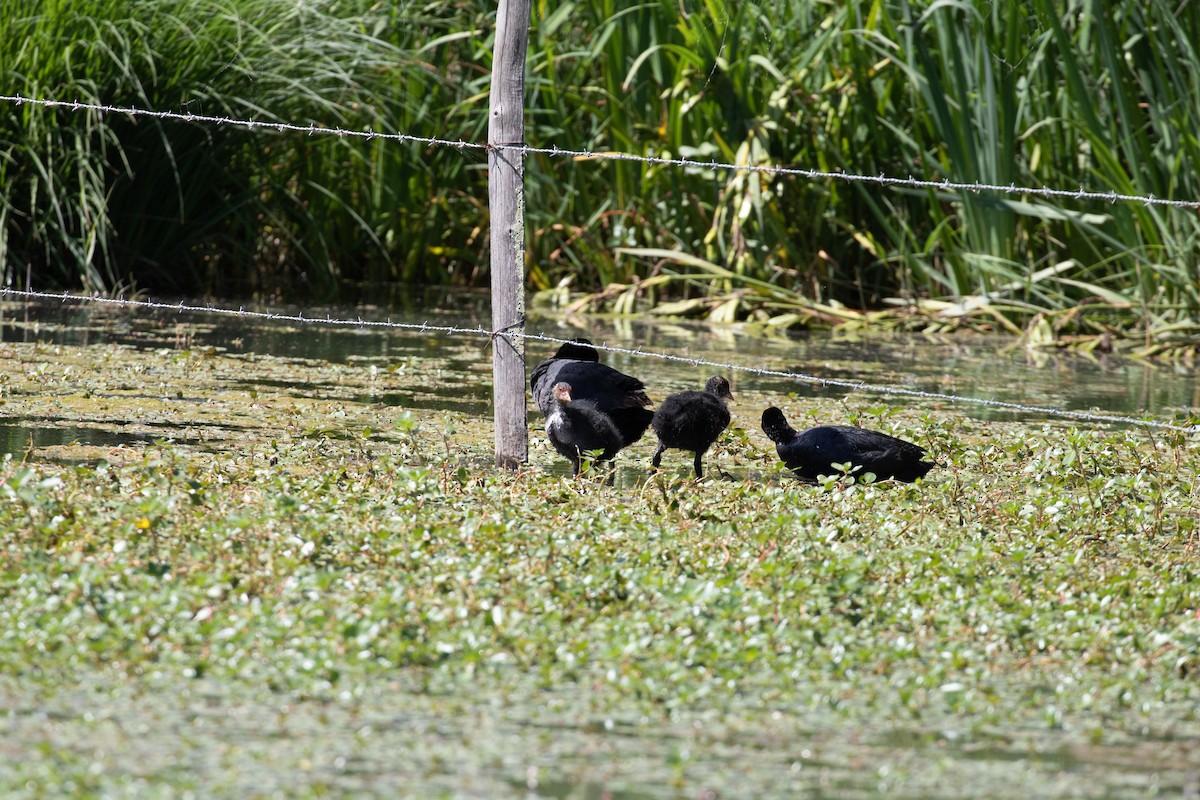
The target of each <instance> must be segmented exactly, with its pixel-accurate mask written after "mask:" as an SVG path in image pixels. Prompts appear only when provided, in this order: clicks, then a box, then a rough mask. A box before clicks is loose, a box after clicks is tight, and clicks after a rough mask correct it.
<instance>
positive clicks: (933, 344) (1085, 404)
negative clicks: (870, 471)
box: [0, 294, 1200, 453]
mask: <svg viewBox="0 0 1200 800" xmlns="http://www.w3.org/2000/svg"><path fill="white" fill-rule="evenodd" d="M185 305H192V303H186V304H185ZM212 305H213V306H217V307H233V308H236V307H238V306H237V304H223V303H219V302H214V303H212ZM261 310H268V311H271V312H273V313H278V314H284V315H294V314H302V315H303V316H304V317H305V318H308V319H312V320H313V321H312V322H295V321H287V320H273V319H263V318H256V317H244V316H229V315H221V314H212V313H205V312H193V311H187V312H181V311H176V310H174V309H171V310H165V309H161V308H158V309H148V308H144V307H138V306H115V305H109V304H98V303H86V302H84V303H76V302H71V303H63V302H56V301H49V302H30V303H24V302H22V303H6V304H0V347H5V346H7V345H9V344H10V343H25V344H38V343H40V344H41V345H46V346H53V345H69V346H73V347H89V346H93V345H97V346H99V345H110V346H111V345H118V346H122V347H127V348H131V349H135V350H154V351H161V350H169V351H181V352H182V351H186V352H213V353H222V354H231V355H236V356H239V357H253V356H256V355H257V356H260V357H264V358H271V359H275V360H278V361H281V362H286V363H290V364H293V365H295V367H296V371H297V372H299V373H303V372H304V370H305V368H306V367H308V366H316V365H322V366H326V367H328V366H329V365H345V366H347V367H356V368H357V367H372V368H376V369H383V368H388V367H389V366H394V365H396V364H403V363H406V362H412V361H422V360H424V361H428V362H436V370H435V371H434V373H433V375H434V377H433V378H432V379H430V378H428V377H426V378H423V379H422V380H421V382H420V384H419V385H415V384H414V385H409V384H407V383H406V382H405V381H403V380H399V381H393V382H392V383H391V384H390V386H389V388H388V389H387V390H386V391H372V392H370V393H369V394H367V393H364V394H363V395H361V396H358V397H352V398H351V400H358V401H361V402H364V403H374V404H382V405H385V406H395V407H401V408H406V409H414V410H421V409H441V410H449V411H454V412H460V413H462V414H466V415H472V416H478V417H486V416H488V415H489V414H490V407H491V387H490V372H491V353H490V350H489V349H488V348H487V340H486V338H485V337H483V336H478V335H471V334H466V335H455V336H449V335H443V334H438V333H431V332H421V331H410V330H404V329H398V328H383V327H366V328H360V327H357V326H349V327H347V326H336V325H330V324H327V323H326V322H324V320H326V319H351V320H358V319H363V320H390V321H392V322H400V323H409V324H420V323H428V324H430V325H438V326H450V325H453V326H459V327H470V328H476V327H486V326H487V324H488V312H487V297H486V296H485V295H480V294H446V295H442V296H438V297H428V298H426V299H425V301H424V302H423V303H422V304H421V306H420V307H416V306H409V307H407V308H399V309H397V308H380V307H371V306H359V307H353V308H348V307H345V308H336V307H329V308H325V307H321V308H305V309H295V308H276V309H261ZM527 330H528V332H530V333H540V334H544V335H546V336H551V337H557V338H573V337H577V336H585V337H588V338H590V339H591V340H593V341H594V342H597V343H600V344H605V345H609V346H614V347H622V348H637V349H639V350H642V351H645V352H644V353H643V354H641V355H631V354H622V353H616V354H607V355H605V358H604V360H605V361H606V362H608V363H611V364H613V365H614V366H616V367H617V368H618V369H621V370H622V371H625V372H629V373H631V374H634V375H637V376H638V377H640V378H641V379H642V380H643V381H644V382H645V383H646V384H647V386H648V387H649V388H648V393H649V394H650V396H651V398H652V399H656V400H657V399H661V398H662V397H664V396H665V395H666V394H669V393H670V392H673V391H678V390H681V389H685V388H698V387H699V386H700V384H702V383H703V381H704V379H705V378H706V377H707V376H708V375H709V374H712V373H713V372H715V371H718V370H716V369H714V368H713V367H708V366H697V365H693V364H690V363H680V362H672V361H665V360H662V359H659V358H655V357H653V356H651V355H646V354H645V353H650V352H659V353H667V354H671V355H675V356H685V357H688V358H700V359H705V360H708V361H711V362H715V363H720V364H733V365H738V366H743V367H747V368H764V369H768V370H772V371H784V372H788V373H799V374H803V375H806V376H813V377H816V378H821V379H828V380H833V381H847V382H860V381H861V382H864V383H867V384H872V385H878V386H888V387H897V388H900V389H906V390H917V391H922V392H936V393H940V394H949V395H956V396H960V397H963V398H980V399H988V400H997V401H1002V402H1008V403H1018V404H1022V405H1029V406H1038V407H1053V408H1059V409H1070V410H1078V411H1093V412H1096V413H1102V414H1109V415H1132V416H1149V417H1152V418H1156V419H1160V420H1164V421H1175V420H1178V419H1181V418H1185V417H1186V416H1187V415H1188V414H1189V413H1190V412H1191V411H1192V410H1193V409H1196V408H1197V407H1200V384H1198V383H1197V379H1196V374H1195V372H1194V371H1193V370H1188V369H1182V368H1177V367H1172V366H1169V365H1157V364H1152V363H1147V362H1142V361H1136V360H1132V359H1127V358H1122V357H1119V356H1097V357H1091V356H1084V355H1077V354H1073V353H1062V352H1045V351H1037V350H1031V349H1029V348H1026V347H1025V346H1024V345H1023V344H1022V343H1021V342H1019V341H1016V340H1014V339H1012V338H1009V337H981V336H963V335H954V336H937V337H931V336H921V335H874V336H866V335H847V334H845V333H841V332H837V331H833V332H829V331H818V332H810V333H804V332H800V333H792V334H785V333H778V332H765V331H762V330H760V329H755V328H750V327H730V326H709V325H705V324H701V323H681V322H677V321H662V320H657V319H654V318H651V317H642V318H637V319H619V320H614V319H604V318H594V317H589V318H572V319H559V318H539V317H532V318H531V319H530V322H529V325H528V326H527ZM555 347H556V345H555V344H553V343H549V342H541V341H530V342H529V343H528V345H527V360H528V362H529V364H531V365H532V364H534V363H536V362H537V361H539V360H541V359H542V358H545V357H546V356H547V355H549V354H550V353H551V352H552V351H553V350H554V348H555ZM728 372H729V377H730V380H731V383H732V384H733V388H734V393H735V395H736V394H738V393H739V392H740V393H747V394H750V395H751V396H763V397H766V398H768V399H770V398H772V397H776V396H778V397H780V398H788V397H789V396H790V397H794V398H796V399H795V400H794V401H792V402H794V403H798V404H803V400H804V398H806V397H817V396H820V397H824V398H840V397H846V396H849V395H854V398H853V399H855V400H858V401H862V402H868V403H873V404H890V405H897V406H906V405H912V404H923V405H925V406H927V407H936V408H938V409H939V411H941V412H943V413H959V414H963V415H967V416H972V417H976V418H996V419H1018V420H1027V421H1040V420H1043V419H1046V420H1049V421H1052V422H1059V421H1061V420H1055V418H1053V417H1046V416H1045V415H1042V414H1039V413H1034V412H1014V411H1010V410H1004V409H996V408H994V407H989V406H982V405H978V404H973V403H969V402H962V403H955V402H952V401H945V400H938V401H930V400H928V399H923V398H914V397H909V396H904V395H891V394H880V393H877V392H872V391H870V390H863V389H858V390H852V389H848V388H845V387H836V386H835V387H829V386H821V385H819V384H816V383H814V382H812V381H809V380H793V379H788V378H780V377H771V376H760V375H755V374H753V373H749V372H737V371H728ZM426 374H428V373H426ZM238 382H239V384H240V388H242V389H245V390H247V391H255V390H261V389H267V388H276V389H279V388H284V389H286V390H288V391H291V392H304V393H306V394H309V395H312V394H318V395H319V394H320V393H321V392H323V391H332V388H331V387H329V386H325V385H322V384H321V383H320V382H312V383H307V382H305V381H303V380H297V379H295V378H293V377H291V376H283V377H281V376H280V375H278V374H273V373H271V372H269V371H268V372H260V371H257V370H254V369H247V370H246V371H245V373H244V375H242V376H241V377H240V378H239V379H238ZM931 404H933V405H932V406H931ZM20 406H21V404H20V403H19V402H15V401H10V402H6V403H4V404H2V405H0V451H2V452H11V453H19V452H25V451H27V450H28V449H29V448H30V446H31V445H32V446H33V447H47V446H53V445H65V444H72V443H74V444H81V445H94V446H100V447H109V446H115V445H121V444H130V443H137V442H147V441H152V440H153V439H154V438H156V437H157V436H159V435H161V432H156V431H154V430H153V429H152V428H147V427H146V426H144V425H143V426H142V427H140V428H139V429H137V430H123V429H122V425H121V420H119V419H118V420H108V422H109V423H110V424H105V425H92V426H89V425H80V424H72V422H73V421H72V420H68V419H59V420H53V419H42V418H37V417H36V416H34V415H28V414H23V413H22V411H21V407H20ZM831 421H834V420H831ZM172 438H173V439H174V440H175V441H186V439H187V436H186V434H178V435H175V436H173V437H172Z"/></svg>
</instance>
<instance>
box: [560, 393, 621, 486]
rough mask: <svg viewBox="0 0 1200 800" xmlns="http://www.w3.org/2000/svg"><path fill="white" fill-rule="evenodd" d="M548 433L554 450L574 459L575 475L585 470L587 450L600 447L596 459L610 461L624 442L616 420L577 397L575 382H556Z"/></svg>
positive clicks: (572, 460)
mask: <svg viewBox="0 0 1200 800" xmlns="http://www.w3.org/2000/svg"><path fill="white" fill-rule="evenodd" d="M546 436H547V437H548V438H549V439H550V444H552V445H554V449H555V450H557V451H558V452H560V453H562V454H563V456H565V457H566V459H567V460H568V461H570V462H571V466H572V467H574V474H575V475H578V474H579V471H580V469H582V460H583V459H582V456H583V453H585V452H587V451H589V450H599V451H601V452H600V455H599V456H597V457H596V460H597V461H608V460H609V459H611V458H613V457H614V456H615V455H616V454H617V452H618V451H619V450H620V449H621V446H622V445H623V444H624V440H623V439H622V438H621V432H620V431H619V430H617V426H616V425H615V424H614V423H613V421H612V419H610V418H609V416H608V415H607V414H605V413H604V412H603V411H600V410H599V409H598V408H596V406H595V404H594V403H592V402H591V401H589V400H576V399H574V398H573V397H572V396H571V385H570V384H568V383H562V382H559V383H556V384H555V385H554V389H553V390H552V391H551V393H550V413H549V414H547V415H546Z"/></svg>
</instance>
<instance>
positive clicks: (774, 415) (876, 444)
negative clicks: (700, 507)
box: [762, 406, 935, 481]
mask: <svg viewBox="0 0 1200 800" xmlns="http://www.w3.org/2000/svg"><path fill="white" fill-rule="evenodd" d="M762 427H763V432H764V433H766V434H767V438H769V439H770V440H771V441H773V442H774V443H775V450H776V452H778V453H779V457H780V458H781V459H783V463H784V464H786V465H787V466H788V468H789V469H791V470H792V471H793V472H795V473H796V475H797V476H798V477H800V478H801V479H802V480H806V481H816V479H817V476H818V475H833V474H835V473H836V470H834V469H833V467H832V466H831V465H832V464H845V463H847V462H849V463H850V464H853V465H856V466H861V467H862V472H873V473H875V479H876V480H880V481H883V480H887V479H888V478H895V479H896V480H898V481H915V480H916V479H917V478H921V477H924V475H925V473H927V472H929V470H931V469H933V467H934V466H935V465H934V463H933V462H932V461H924V460H922V459H924V457H925V448H924V447H921V446H920V445H915V444H913V443H912V442H906V441H904V440H903V439H897V438H896V437H895V436H888V435H887V434H886V433H880V432H879V431H870V430H867V429H866V428H854V427H851V426H849V425H821V426H819V427H816V428H810V429H808V430H806V431H803V432H801V433H797V432H796V429H795V428H793V427H792V426H791V425H788V423H787V420H786V419H785V418H784V416H783V412H782V411H780V410H779V409H778V408H775V407H774V406H772V407H771V408H768V409H767V410H766V411H764V412H763V415H762Z"/></svg>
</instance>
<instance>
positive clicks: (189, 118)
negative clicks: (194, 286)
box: [0, 94, 1200, 209]
mask: <svg viewBox="0 0 1200 800" xmlns="http://www.w3.org/2000/svg"><path fill="white" fill-rule="evenodd" d="M0 102H7V103H15V104H17V105H23V104H26V103H28V104H30V105H36V106H41V107H43V108H60V109H67V110H69V111H96V112H100V113H104V114H128V115H130V116H136V117H150V118H153V119H165V120H176V121H180V122H193V123H197V122H200V123H211V124H214V125H235V126H238V127H243V128H252V129H255V128H256V129H265V130H271V131H276V132H288V133H304V134H308V135H310V136H312V135H325V136H338V137H342V138H345V137H354V138H359V139H363V140H367V141H370V140H373V139H387V140H392V141H399V142H410V143H415V144H423V145H428V146H438V147H454V148H457V149H459V150H481V151H488V150H504V151H508V152H517V153H520V154H521V155H522V156H525V155H531V154H533V155H545V156H551V157H562V158H573V159H576V160H608V161H636V162H639V163H642V164H654V165H660V166H673V167H683V168H685V169H708V170H721V171H727V172H748V173H757V174H762V175H771V176H780V177H782V176H791V177H803V178H808V179H810V180H831V181H845V182H847V183H868V184H876V185H879V186H902V187H907V188H912V189H932V190H937V191H944V192H973V193H980V192H993V193H996V194H1009V195H1026V196H1032V197H1046V198H1060V199H1061V198H1065V199H1072V200H1098V201H1103V202H1107V203H1118V202H1121V203H1141V204H1142V205H1146V206H1167V207H1171V208H1189V209H1200V200H1175V199H1170V198H1165V197H1155V196H1154V195H1137V194H1125V193H1122V192H1115V191H1108V192H1098V191H1094V190H1089V189H1085V188H1083V187H1082V186H1081V187H1079V188H1078V189H1056V188H1052V187H1048V186H1040V187H1038V186H1018V185H1017V184H1016V183H1009V184H1007V185H1004V184H995V183H968V182H962V181H951V180H949V179H946V180H928V179H923V178H915V177H913V176H911V175H909V176H908V177H903V178H902V177H898V176H892V175H885V174H883V173H880V174H879V175H859V174H855V173H851V172H830V171H825V170H817V169H806V168H803V167H781V166H770V165H765V164H728V163H723V162H719V161H698V160H695V159H688V158H670V157H666V156H639V155H634V154H633V153H621V152H613V151H604V150H599V151H596V150H571V149H566V148H561V147H557V146H554V145H551V146H549V147H534V146H531V145H527V144H498V143H497V144H484V143H481V142H468V141H464V140H462V139H457V140H455V139H443V138H439V137H436V136H413V135H411V134H407V133H388V132H383V131H364V130H354V129H350V128H338V127H328V126H323V125H315V124H310V125H299V124H295V123H290V122H264V121H260V120H248V119H236V118H233V117H223V116H218V115H213V114H193V113H191V112H187V111H151V110H148V109H143V108H133V107H127V106H126V107H122V106H110V105H104V104H102V103H81V102H78V101H69V100H43V99H37V98H32V97H23V96H21V95H2V94H0Z"/></svg>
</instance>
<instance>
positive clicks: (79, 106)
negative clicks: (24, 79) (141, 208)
mask: <svg viewBox="0 0 1200 800" xmlns="http://www.w3.org/2000/svg"><path fill="white" fill-rule="evenodd" d="M0 102H8V103H17V104H18V105H19V104H21V103H30V104H32V105H37V106H43V107H45V108H66V109H70V110H71V111H99V112H101V113H103V114H128V115H129V116H133V117H151V118H153V119H169V120H175V121H178V122H208V123H212V124H215V125H239V126H241V127H243V128H263V129H266V130H272V131H277V132H291V133H305V134H308V135H310V136H311V135H313V134H325V135H330V136H342V137H345V136H353V137H357V138H359V139H365V140H368V141H370V140H372V139H391V140H393V141H398V142H414V143H416V144H427V145H438V146H446V147H457V148H458V149H460V150H462V149H464V148H469V149H474V150H486V149H487V145H486V144H476V143H474V142H464V141H462V140H461V139H459V140H451V139H439V138H437V137H436V136H412V135H410V134H407V133H382V132H379V131H359V130H353V129H349V128H327V127H322V126H320V125H296V124H293V123H290V122H262V121H260V120H251V119H234V118H232V117H218V116H213V115H211V114H193V113H191V112H189V111H149V110H147V109H144V108H131V107H120V106H108V105H103V104H101V103H80V102H76V101H65V100H37V99H34V98H32V97H21V96H19V95H0Z"/></svg>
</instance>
